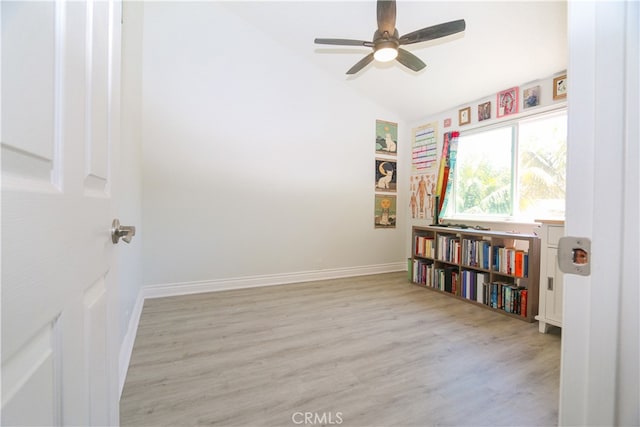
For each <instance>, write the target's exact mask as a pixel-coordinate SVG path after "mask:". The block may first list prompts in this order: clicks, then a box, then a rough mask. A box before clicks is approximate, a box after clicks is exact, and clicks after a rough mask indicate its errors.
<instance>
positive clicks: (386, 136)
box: [376, 120, 398, 155]
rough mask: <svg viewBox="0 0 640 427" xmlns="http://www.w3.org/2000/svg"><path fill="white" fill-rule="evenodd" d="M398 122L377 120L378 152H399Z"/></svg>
mask: <svg viewBox="0 0 640 427" xmlns="http://www.w3.org/2000/svg"><path fill="white" fill-rule="evenodd" d="M397 147H398V124H397V123H393V122H385V121H384V120H376V153H378V154H392V155H395V154H397V153H398V149H397Z"/></svg>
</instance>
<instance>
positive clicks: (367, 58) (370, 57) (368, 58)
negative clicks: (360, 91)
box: [347, 52, 373, 74]
mask: <svg viewBox="0 0 640 427" xmlns="http://www.w3.org/2000/svg"><path fill="white" fill-rule="evenodd" d="M371 61H373V52H371V53H370V54H369V55H367V56H365V57H364V58H362V59H361V60H360V61H358V63H356V65H354V66H353V67H351V68H349V71H347V74H355V73H357V72H358V71H360V70H362V69H363V68H364V67H366V66H367V65H369V64H370V63H371Z"/></svg>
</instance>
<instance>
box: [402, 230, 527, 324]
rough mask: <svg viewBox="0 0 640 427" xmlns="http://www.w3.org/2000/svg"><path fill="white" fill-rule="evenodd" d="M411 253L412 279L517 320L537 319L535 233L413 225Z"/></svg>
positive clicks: (419, 283)
mask: <svg viewBox="0 0 640 427" xmlns="http://www.w3.org/2000/svg"><path fill="white" fill-rule="evenodd" d="M411 254H412V255H411V263H410V269H411V270H410V278H411V281H412V282H413V283H415V284H417V285H421V286H424V287H426V288H427V289H430V290H433V291H436V292H441V293H444V294H446V295H449V296H451V297H454V298H457V299H459V300H462V301H465V302H468V303H471V304H475V305H477V306H479V307H484V308H486V309H489V310H493V311H496V312H499V313H501V314H504V315H506V316H511V317H514V318H517V319H519V320H523V321H527V322H533V321H534V320H535V316H536V315H537V314H538V302H539V300H538V287H539V275H540V239H539V238H538V236H536V235H535V234H520V233H508V232H501V231H483V230H475V229H463V228H453V227H439V226H414V227H413V228H412V248H411Z"/></svg>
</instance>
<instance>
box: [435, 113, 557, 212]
mask: <svg viewBox="0 0 640 427" xmlns="http://www.w3.org/2000/svg"><path fill="white" fill-rule="evenodd" d="M560 115H565V116H567V115H568V111H567V106H566V105H561V106H554V108H549V109H545V110H543V111H537V112H535V113H531V114H527V115H520V116H518V117H514V118H511V119H508V120H501V121H499V122H498V123H490V124H486V125H479V126H475V127H473V128H470V129H465V130H463V131H460V136H459V138H461V137H463V136H469V135H474V134H478V133H483V132H488V131H492V130H496V129H504V128H508V127H511V133H512V135H511V196H512V199H511V207H510V213H509V215H490V214H478V215H473V214H466V213H462V214H458V213H457V212H456V211H455V210H456V208H457V206H456V196H457V195H456V187H457V186H456V185H455V184H454V185H453V186H452V189H451V190H452V194H451V195H450V196H449V197H450V198H449V202H448V203H447V205H448V206H447V212H443V214H444V215H443V216H442V219H443V220H445V221H454V222H459V221H476V222H508V223H531V222H533V218H530V217H525V216H523V215H522V214H521V213H520V209H519V204H520V188H519V187H520V186H519V179H520V171H519V167H520V162H519V156H520V144H519V142H520V141H519V136H520V125H521V124H522V123H527V122H533V121H537V120H543V119H545V118H547V117H553V116H560ZM567 139H568V138H567ZM458 149H459V146H458ZM459 172H460V168H459V164H458V163H456V167H455V171H454V174H457V173H459ZM456 178H457V176H456V175H454V176H453V179H454V183H455V182H457V179H456ZM451 210H453V213H449V212H451ZM559 219H563V218H559Z"/></svg>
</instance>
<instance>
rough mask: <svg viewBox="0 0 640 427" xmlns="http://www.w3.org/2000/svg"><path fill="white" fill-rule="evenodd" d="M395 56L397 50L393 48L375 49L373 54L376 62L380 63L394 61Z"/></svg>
mask: <svg viewBox="0 0 640 427" xmlns="http://www.w3.org/2000/svg"><path fill="white" fill-rule="evenodd" d="M397 56H398V50H397V49H396V48H393V47H383V48H380V49H377V50H376V51H375V52H374V53H373V57H374V58H375V59H376V61H380V62H389V61H393V60H394V59H396V57H397Z"/></svg>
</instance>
